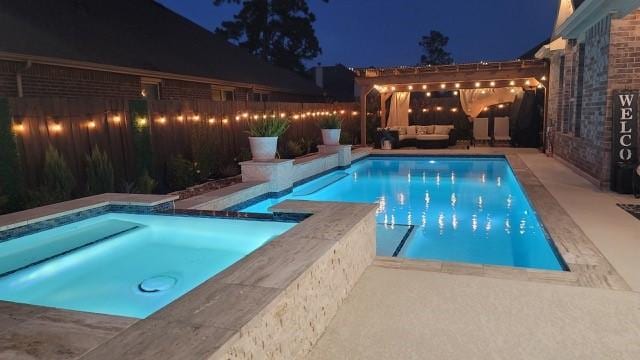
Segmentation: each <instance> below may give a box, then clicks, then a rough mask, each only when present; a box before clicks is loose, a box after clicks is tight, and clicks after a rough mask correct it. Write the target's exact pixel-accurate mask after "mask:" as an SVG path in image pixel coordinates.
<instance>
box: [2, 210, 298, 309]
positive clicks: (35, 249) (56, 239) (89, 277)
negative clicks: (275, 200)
mask: <svg viewBox="0 0 640 360" xmlns="http://www.w3.org/2000/svg"><path fill="white" fill-rule="evenodd" d="M294 225H295V224H294V223H284V222H272V221H251V220H239V219H219V218H200V217H183V216H162V215H134V214H116V213H110V214H106V215H101V216H97V217H94V218H90V219H87V220H83V221H79V222H76V223H72V224H68V225H64V226H60V227H57V228H54V229H51V230H46V231H42V232H39V233H35V234H32V235H28V236H24V237H22V238H17V239H13V240H9V241H6V242H3V243H0V273H9V274H8V275H5V276H2V277H0V300H6V301H13V302H19V303H27V304H33V305H42V306H50V307H57V308H63V309H71V310H79V311H88V312H95V313H104V314H111V315H121V316H130V317H136V318H145V317H147V316H148V315H150V314H152V313H153V312H155V311H157V310H158V309H160V308H162V307H163V306H165V305H167V304H169V303H170V302H172V301H173V300H175V299H177V298H178V297H180V296H181V295H183V294H184V293H186V292H188V291H189V290H191V289H193V288H194V287H196V286H197V285H199V284H200V283H202V282H204V281H205V280H207V279H209V278H210V277H212V276H214V275H215V274H217V273H219V272H220V271H222V270H224V269H225V268H227V267H229V266H230V265H232V264H233V263H235V262H237V261H238V260H240V259H241V258H243V257H244V256H246V255H247V254H249V253H251V252H252V251H254V250H255V249H257V248H258V247H260V246H262V245H263V244H265V243H266V242H268V241H269V240H270V239H272V238H274V237H276V236H278V235H280V234H281V233H283V232H285V231H287V230H288V229H290V228H291V227H293V226H294ZM249 228H250V229H251V231H250V232H248V231H247V229H249ZM105 237H108V239H106V240H102V241H98V242H95V243H92V242H93V241H95V240H98V239H104V238H105ZM83 245H84V246H83ZM80 246H81V247H80ZM78 247H80V248H78ZM70 249H76V250H73V251H69V252H66V253H65V251H68V250H70ZM59 254H63V255H60V256H56V257H53V258H51V256H53V255H59ZM48 258H50V259H49V260H45V261H42V260H43V259H48ZM33 262H38V263H37V264H35V265H31V266H28V264H30V263H33ZM25 265H26V266H25ZM15 269H21V270H18V271H14V272H11V271H12V270H15Z"/></svg>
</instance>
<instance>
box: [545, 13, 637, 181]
mask: <svg viewBox="0 0 640 360" xmlns="http://www.w3.org/2000/svg"><path fill="white" fill-rule="evenodd" d="M578 48H579V44H577V43H576V42H568V44H567V47H566V49H565V50H564V51H561V52H558V53H556V54H554V55H553V56H552V58H551V71H550V84H549V106H548V118H549V121H550V125H551V126H554V129H556V132H555V134H554V152H555V154H556V155H557V156H559V157H561V158H563V159H564V160H566V161H568V162H569V163H571V164H572V165H573V166H575V167H577V168H578V169H580V170H582V171H584V172H585V173H587V174H588V175H589V176H591V177H592V178H593V179H595V181H596V182H597V183H598V184H599V185H600V186H602V187H607V186H608V183H609V177H610V159H611V154H610V152H611V124H612V106H613V105H612V104H613V103H612V94H613V91H614V90H616V89H636V90H640V10H637V11H636V12H634V13H632V14H630V15H628V16H626V17H625V18H623V19H611V18H609V17H605V18H603V19H602V20H601V21H600V22H598V23H597V24H595V25H594V26H593V27H591V28H590V29H588V30H587V32H586V33H585V34H584V65H583V67H584V70H583V72H582V76H583V78H582V89H580V88H575V86H577V81H578V80H577V79H578V75H579V74H577V70H578V68H577V67H576V65H577V59H578V56H576V55H577V54H578ZM562 55H564V56H565V67H564V89H561V86H560V84H559V78H560V57H561V56H562ZM580 104H581V109H580V111H579V112H578V114H579V116H576V117H574V118H573V119H572V115H573V114H576V106H578V105H580ZM567 115H568V116H567ZM575 121H579V122H580V134H579V136H576V135H577V134H574V133H573V129H574V125H575ZM639 140H640V139H639Z"/></svg>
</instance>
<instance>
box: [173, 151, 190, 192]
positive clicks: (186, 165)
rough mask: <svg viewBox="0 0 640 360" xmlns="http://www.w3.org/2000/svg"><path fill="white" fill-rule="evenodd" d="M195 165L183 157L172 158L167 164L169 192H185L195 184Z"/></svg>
mask: <svg viewBox="0 0 640 360" xmlns="http://www.w3.org/2000/svg"><path fill="white" fill-rule="evenodd" d="M194 179H195V171H194V166H193V163H192V162H191V161H189V160H187V159H185V158H183V157H182V156H181V155H178V156H172V157H171V158H169V161H168V162H167V186H168V187H169V190H171V191H176V190H183V189H186V188H188V187H189V186H192V185H193V184H195V180H194Z"/></svg>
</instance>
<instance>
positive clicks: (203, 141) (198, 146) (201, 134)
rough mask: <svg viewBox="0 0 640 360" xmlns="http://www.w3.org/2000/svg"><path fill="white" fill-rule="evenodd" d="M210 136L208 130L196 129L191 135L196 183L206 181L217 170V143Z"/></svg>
mask: <svg viewBox="0 0 640 360" xmlns="http://www.w3.org/2000/svg"><path fill="white" fill-rule="evenodd" d="M214 139H215V137H213V136H209V134H208V133H207V131H206V128H203V127H194V130H193V132H192V133H191V143H190V144H191V153H192V154H193V165H194V168H195V177H196V181H198V182H200V181H204V180H206V179H208V178H209V176H211V174H212V173H213V170H214V168H215V161H216V158H215V156H214V154H215V153H216V142H215V140H214Z"/></svg>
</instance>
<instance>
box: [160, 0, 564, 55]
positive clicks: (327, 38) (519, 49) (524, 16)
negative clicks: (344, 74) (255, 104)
mask: <svg viewBox="0 0 640 360" xmlns="http://www.w3.org/2000/svg"><path fill="white" fill-rule="evenodd" d="M557 1H558V0H330V1H329V3H324V2H322V1H319V0H310V1H309V3H310V6H311V8H312V10H313V12H314V13H315V14H316V17H317V20H316V22H315V29H316V35H317V36H318V39H319V40H320V46H321V47H322V54H321V55H320V56H319V57H318V58H317V59H314V60H313V61H310V62H308V65H309V66H311V65H315V64H316V63H317V62H321V63H322V64H323V65H334V64H336V63H342V64H344V65H346V66H354V67H363V66H393V65H414V64H415V63H416V62H418V60H419V58H420V47H419V46H418V41H419V40H420V37H421V36H422V35H423V34H427V33H428V32H429V31H430V30H431V29H434V30H439V31H441V32H442V33H444V34H445V35H447V36H449V46H448V50H449V51H450V52H451V53H452V54H453V57H454V59H455V61H456V62H457V63H467V62H477V61H481V60H482V61H490V60H509V59H514V58H516V57H518V56H519V55H520V54H522V53H524V52H525V51H527V50H528V49H530V48H531V47H533V46H534V45H536V44H537V43H539V42H541V41H542V40H544V39H546V38H548V37H549V35H550V34H551V30H552V27H553V21H554V20H555V15H556V14H555V12H556V8H557ZM158 2H160V3H162V4H164V5H165V6H167V7H168V8H170V9H172V10H173V11H175V12H177V13H179V14H181V15H183V16H185V17H187V18H189V19H191V20H192V21H194V22H196V23H197V24H199V25H201V26H203V27H205V28H207V29H210V30H213V29H215V28H216V27H217V26H218V25H220V23H221V22H222V21H224V20H228V19H231V18H232V17H233V14H235V13H236V12H237V10H238V9H239V6H238V5H222V6H219V7H215V6H213V3H212V1H211V0H158Z"/></svg>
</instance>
